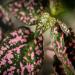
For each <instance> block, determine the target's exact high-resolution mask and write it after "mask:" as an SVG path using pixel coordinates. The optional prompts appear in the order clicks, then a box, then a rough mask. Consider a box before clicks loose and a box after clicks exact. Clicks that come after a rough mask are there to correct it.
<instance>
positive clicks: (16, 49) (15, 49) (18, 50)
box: [14, 45, 24, 53]
mask: <svg viewBox="0 0 75 75" xmlns="http://www.w3.org/2000/svg"><path fill="white" fill-rule="evenodd" d="M22 47H24V45H20V46H19V47H16V48H14V51H17V53H20V50H21V49H20V48H22Z"/></svg>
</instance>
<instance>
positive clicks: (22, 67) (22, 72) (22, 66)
mask: <svg viewBox="0 0 75 75" xmlns="http://www.w3.org/2000/svg"><path fill="white" fill-rule="evenodd" d="M20 67H21V75H24V70H25V66H24V65H23V64H22V63H21V62H20Z"/></svg>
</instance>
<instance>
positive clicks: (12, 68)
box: [7, 66, 15, 72]
mask: <svg viewBox="0 0 75 75" xmlns="http://www.w3.org/2000/svg"><path fill="white" fill-rule="evenodd" d="M13 70H15V67H14V66H11V67H10V68H9V69H7V71H10V72H11V71H13Z"/></svg>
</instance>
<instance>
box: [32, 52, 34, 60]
mask: <svg viewBox="0 0 75 75" xmlns="http://www.w3.org/2000/svg"><path fill="white" fill-rule="evenodd" d="M31 59H32V60H33V59H34V52H32V53H31Z"/></svg>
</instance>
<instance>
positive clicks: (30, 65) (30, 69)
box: [26, 64, 34, 73]
mask: <svg viewBox="0 0 75 75" xmlns="http://www.w3.org/2000/svg"><path fill="white" fill-rule="evenodd" d="M26 69H27V70H28V72H29V73H30V72H32V71H33V69H34V65H33V64H27V65H26Z"/></svg>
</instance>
